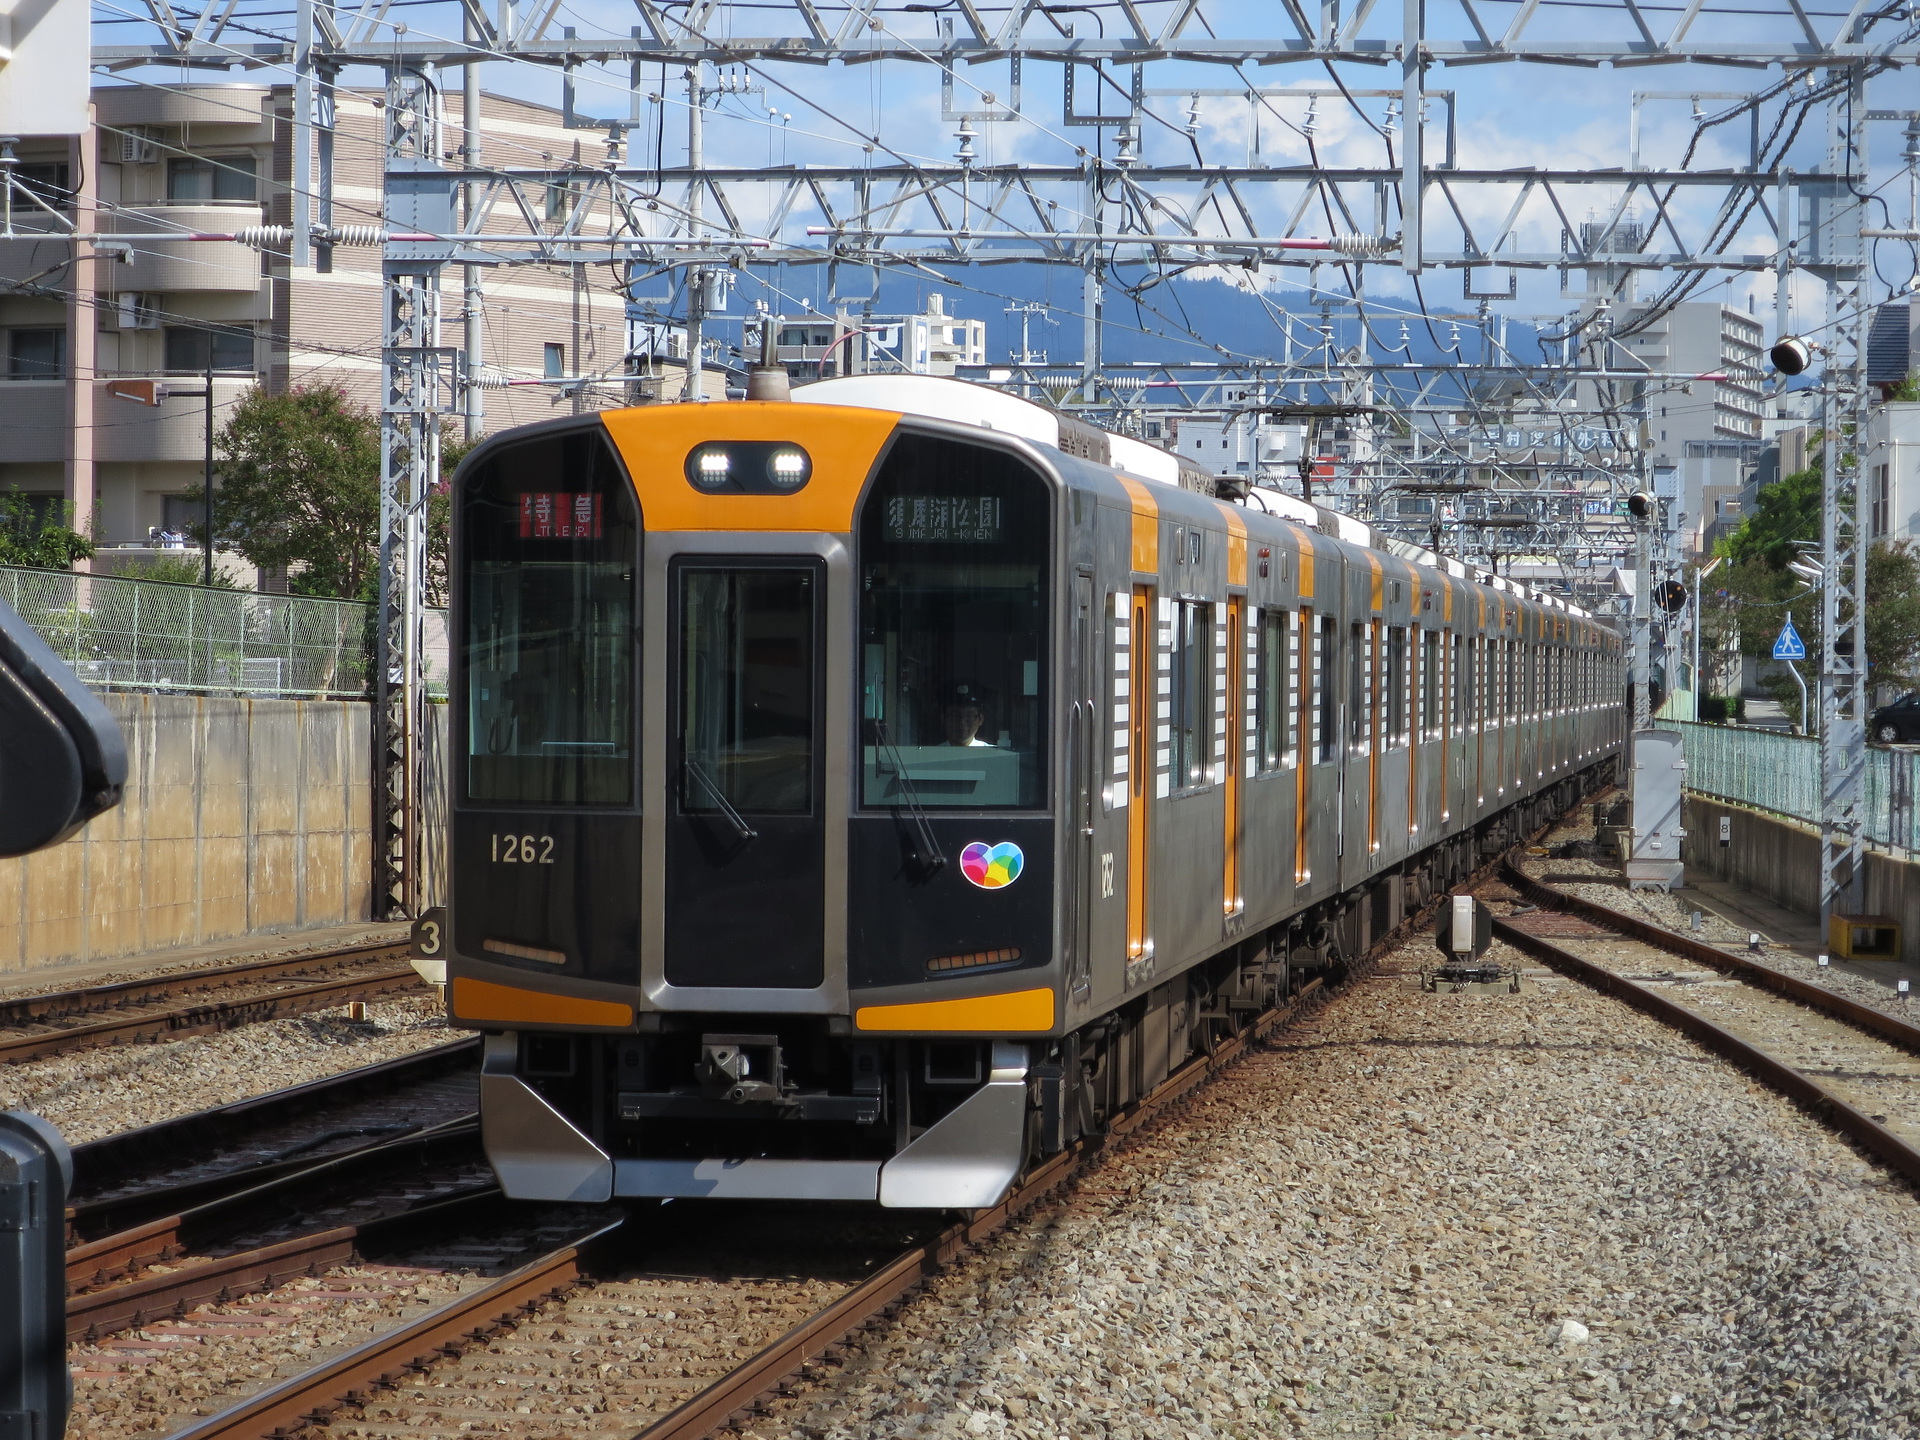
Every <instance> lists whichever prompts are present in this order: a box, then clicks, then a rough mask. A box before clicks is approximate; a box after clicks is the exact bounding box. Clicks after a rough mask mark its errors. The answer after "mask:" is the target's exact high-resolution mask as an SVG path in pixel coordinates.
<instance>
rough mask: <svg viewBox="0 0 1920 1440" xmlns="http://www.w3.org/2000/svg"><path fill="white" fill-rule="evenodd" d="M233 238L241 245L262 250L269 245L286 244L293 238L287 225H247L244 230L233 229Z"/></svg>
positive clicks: (291, 231)
mask: <svg viewBox="0 0 1920 1440" xmlns="http://www.w3.org/2000/svg"><path fill="white" fill-rule="evenodd" d="M233 238H234V239H235V240H236V241H238V242H239V243H240V244H242V245H251V246H252V247H253V248H254V249H256V250H264V249H266V248H267V246H269V245H285V244H287V243H288V242H289V241H291V240H292V239H293V230H292V227H290V226H287V225H249V226H247V227H246V228H245V229H244V230H236V231H234V232H233Z"/></svg>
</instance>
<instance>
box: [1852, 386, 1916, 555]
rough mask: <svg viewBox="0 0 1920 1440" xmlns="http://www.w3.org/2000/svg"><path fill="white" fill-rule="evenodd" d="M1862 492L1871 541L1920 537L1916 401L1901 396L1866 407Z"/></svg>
mask: <svg viewBox="0 0 1920 1440" xmlns="http://www.w3.org/2000/svg"><path fill="white" fill-rule="evenodd" d="M1860 478H1861V481H1862V482H1863V484H1864V486H1865V492H1864V493H1863V494H1862V495H1861V497H1860V501H1861V505H1862V507H1863V508H1864V509H1865V510H1866V511H1867V514H1868V517H1869V522H1868V529H1869V532H1870V533H1871V534H1872V536H1873V538H1874V539H1876V540H1881V539H1888V540H1920V401H1916V400H1900V401H1895V402H1893V403H1892V404H1888V405H1876V406H1875V407H1874V408H1873V409H1872V410H1870V411H1868V412H1867V446H1866V450H1865V452H1864V454H1863V456H1862V465H1861V470H1860Z"/></svg>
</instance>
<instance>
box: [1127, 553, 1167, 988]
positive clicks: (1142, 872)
mask: <svg viewBox="0 0 1920 1440" xmlns="http://www.w3.org/2000/svg"><path fill="white" fill-rule="evenodd" d="M1130 608H1131V619H1130V620H1129V623H1128V626H1127V633H1128V637H1129V639H1130V640H1131V642H1132V643H1131V645H1130V647H1129V649H1128V652H1127V657H1128V661H1129V668H1130V670H1131V672H1132V673H1131V674H1130V675H1129V676H1128V677H1127V752H1128V753H1127V789H1128V792H1129V794H1128V801H1129V803H1128V805H1127V958H1128V959H1129V960H1142V959H1145V958H1146V957H1148V956H1149V955H1151V954H1152V953H1153V932H1152V930H1151V929H1150V928H1149V926H1150V924H1151V914H1150V911H1149V909H1148V905H1147V886H1148V883H1149V874H1148V854H1149V852H1150V851H1151V849H1152V846H1151V844H1150V843H1149V842H1150V840H1151V837H1152V829H1151V827H1150V825H1149V818H1150V817H1149V811H1150V809H1151V806H1152V804H1153V798H1154V794H1153V790H1154V786H1153V781H1154V770H1155V766H1154V755H1155V745H1154V715H1155V711H1156V709H1157V700H1158V692H1159V686H1158V683H1157V681H1158V671H1157V664H1156V661H1157V659H1158V656H1159V650H1160V647H1159V643H1158V639H1159V633H1160V631H1159V626H1158V624H1157V623H1156V622H1157V614H1156V611H1157V608H1158V607H1157V606H1156V605H1155V603H1154V593H1153V587H1152V586H1151V585H1136V586H1134V587H1133V601H1132V605H1131V607H1130Z"/></svg>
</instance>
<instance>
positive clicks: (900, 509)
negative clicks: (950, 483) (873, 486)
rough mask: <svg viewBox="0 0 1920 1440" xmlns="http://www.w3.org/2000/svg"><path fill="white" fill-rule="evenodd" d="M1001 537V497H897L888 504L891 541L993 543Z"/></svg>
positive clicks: (888, 532) (888, 525) (888, 534)
mask: <svg viewBox="0 0 1920 1440" xmlns="http://www.w3.org/2000/svg"><path fill="white" fill-rule="evenodd" d="M999 538H1000V497H999V496H998V495H896V496H894V497H893V498H891V499H889V500H888V501H887V539H889V540H908V541H916V542H920V543H931V544H943V543H944V544H953V543H972V544H991V543H993V542H995V541H997V540H999Z"/></svg>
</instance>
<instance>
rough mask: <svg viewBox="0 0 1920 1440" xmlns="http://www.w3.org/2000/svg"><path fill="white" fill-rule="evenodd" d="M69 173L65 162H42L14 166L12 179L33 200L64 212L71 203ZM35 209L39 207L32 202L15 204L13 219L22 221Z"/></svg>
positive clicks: (71, 194) (71, 187)
mask: <svg viewBox="0 0 1920 1440" xmlns="http://www.w3.org/2000/svg"><path fill="white" fill-rule="evenodd" d="M69 173H70V172H69V171H68V169H67V162H66V161H64V160H58V161H43V162H39V163H36V164H31V165H16V166H14V169H13V178H14V179H15V180H17V181H18V182H19V184H20V188H21V189H22V190H24V191H26V192H27V193H28V194H29V195H31V196H33V197H34V199H37V200H39V201H41V202H42V203H44V204H47V205H51V206H52V207H53V208H54V209H56V210H64V209H65V208H66V207H67V206H68V205H69V204H71V203H72V201H73V185H72V182H71V180H70V179H69ZM37 209H39V206H37V205H35V204H33V202H32V201H28V202H26V203H25V204H16V205H15V206H14V219H15V220H20V219H24V218H26V217H27V215H28V214H29V213H30V212H31V211H33V210H37Z"/></svg>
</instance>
